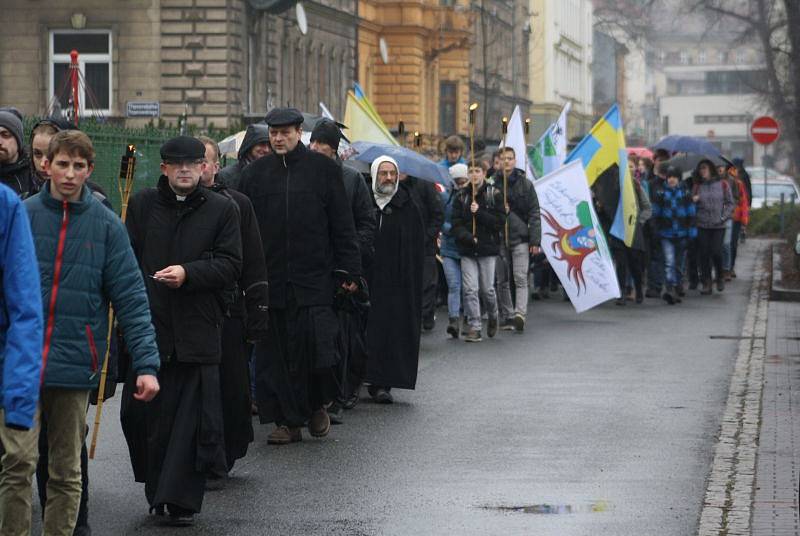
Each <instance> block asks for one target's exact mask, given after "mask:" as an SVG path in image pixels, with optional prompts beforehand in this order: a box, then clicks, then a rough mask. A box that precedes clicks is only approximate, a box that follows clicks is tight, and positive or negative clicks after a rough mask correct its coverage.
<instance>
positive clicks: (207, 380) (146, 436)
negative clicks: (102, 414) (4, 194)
mask: <svg viewBox="0 0 800 536" xmlns="http://www.w3.org/2000/svg"><path fill="white" fill-rule="evenodd" d="M206 165H207V164H206V163H205V146H204V145H203V143H202V142H201V141H200V140H198V139H196V138H191V137H187V136H179V137H177V138H173V139H171V140H168V141H167V142H166V143H164V145H162V146H161V172H162V175H161V177H160V178H159V180H158V185H157V186H156V187H155V188H148V189H145V190H142V191H140V192H137V193H136V194H135V195H134V196H133V198H131V200H130V204H129V205H128V218H127V221H126V224H127V227H128V233H129V234H130V238H131V243H132V245H133V249H134V252H135V253H136V257H137V259H138V261H139V267H140V269H141V271H142V277H143V278H144V281H145V286H146V287H147V294H148V297H149V298H150V311H151V313H152V318H153V324H154V326H155V328H156V342H157V344H158V351H159V354H160V356H161V369H160V371H159V374H158V380H159V382H160V383H161V393H160V395H159V396H158V397H157V398H156V399H155V400H154V401H153V402H152V403H151V404H149V405H147V406H145V405H144V404H141V403H140V402H138V401H136V400H134V399H133V398H131V396H130V381H128V382H126V384H125V392H124V393H123V400H122V427H123V431H124V433H125V438H126V439H127V441H128V448H129V450H130V454H131V462H132V464H133V470H134V475H135V477H136V481H137V482H144V483H145V495H146V496H147V501H148V502H149V504H150V507H151V511H152V512H154V513H156V514H158V515H164V514H165V513H166V514H168V517H167V518H165V520H166V522H167V523H169V524H172V525H189V524H191V523H192V522H193V518H194V517H193V516H194V514H195V513H197V512H199V511H200V507H201V506H202V502H203V493H204V490H205V482H206V474H209V473H210V474H223V473H224V472H225V470H226V469H227V467H226V465H225V452H224V448H223V441H222V433H223V431H222V409H221V401H220V384H219V363H220V357H221V336H222V335H221V326H222V322H223V315H224V311H225V310H226V308H227V302H228V294H227V293H226V289H230V288H233V286H234V282H235V281H236V280H237V279H238V278H239V274H240V271H241V265H242V245H241V233H240V231H239V214H238V211H237V209H236V205H235V204H234V203H231V201H230V200H229V199H228V198H226V197H223V196H221V195H219V194H216V193H214V192H212V191H210V190H207V189H205V188H201V187H199V186H198V184H199V181H200V177H201V175H202V174H203V171H204V170H205V166H206Z"/></svg>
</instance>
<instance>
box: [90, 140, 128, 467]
mask: <svg viewBox="0 0 800 536" xmlns="http://www.w3.org/2000/svg"><path fill="white" fill-rule="evenodd" d="M135 169H136V146H135V145H128V148H127V150H126V151H125V155H124V156H123V157H122V162H121V163H120V172H119V177H117V189H118V190H119V192H120V197H121V205H122V206H121V209H120V218H121V219H122V222H123V223H125V218H126V217H127V215H128V200H129V198H130V196H131V190H132V189H133V173H134V170H135ZM113 333H114V307H113V306H109V308H108V333H107V334H106V354H105V356H104V357H103V368H102V369H101V372H100V384H99V385H98V387H97V411H96V412H95V416H94V429H93V430H92V443H91V445H90V447H89V458H90V459H92V460H93V459H94V453H95V450H96V449H97V436H98V434H99V433H100V418H101V417H102V415H103V399H104V398H105V394H106V379H107V378H108V359H109V356H110V354H111V337H112V335H113Z"/></svg>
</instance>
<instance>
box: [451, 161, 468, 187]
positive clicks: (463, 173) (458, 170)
mask: <svg viewBox="0 0 800 536" xmlns="http://www.w3.org/2000/svg"><path fill="white" fill-rule="evenodd" d="M449 171H450V180H451V181H453V184H454V185H455V187H456V188H458V185H457V184H456V182H457V180H458V179H466V178H469V173H468V171H469V170H468V169H467V165H466V164H453V165H452V166H450V170H449Z"/></svg>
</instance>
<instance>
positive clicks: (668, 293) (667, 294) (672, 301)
mask: <svg viewBox="0 0 800 536" xmlns="http://www.w3.org/2000/svg"><path fill="white" fill-rule="evenodd" d="M662 298H664V301H665V302H667V303H668V304H670V305H674V304H675V298H674V297H673V296H672V290H671V289H669V288H668V289H666V290H665V291H664V294H663V296H662Z"/></svg>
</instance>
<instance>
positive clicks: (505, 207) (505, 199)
mask: <svg viewBox="0 0 800 536" xmlns="http://www.w3.org/2000/svg"><path fill="white" fill-rule="evenodd" d="M507 138H508V117H503V150H502V152H501V153H500V155H501V158H500V164H501V165H502V166H503V210H505V211H506V224H505V242H506V248H508V171H506V164H505V161H504V160H503V158H502V155H503V154H504V153H505V150H506V148H507V147H506V141H508V140H507Z"/></svg>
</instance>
